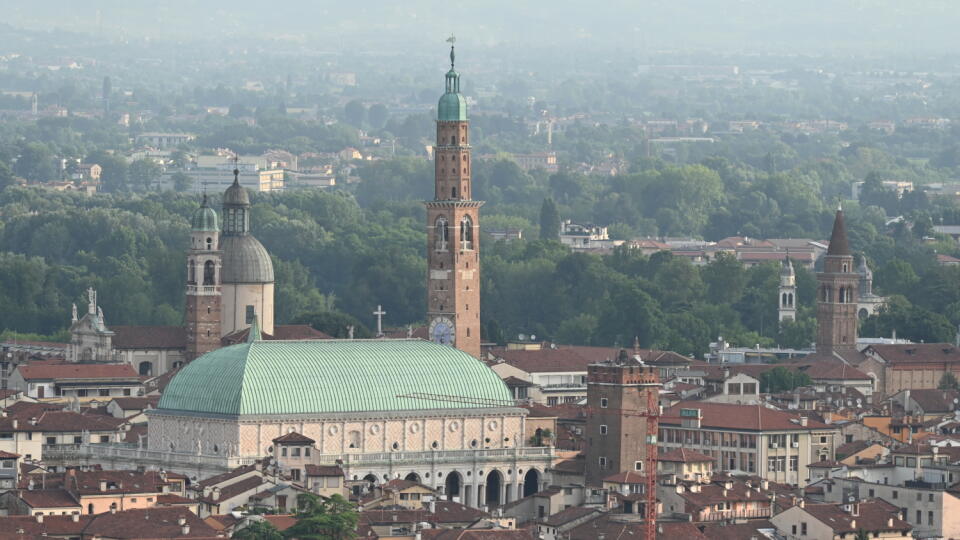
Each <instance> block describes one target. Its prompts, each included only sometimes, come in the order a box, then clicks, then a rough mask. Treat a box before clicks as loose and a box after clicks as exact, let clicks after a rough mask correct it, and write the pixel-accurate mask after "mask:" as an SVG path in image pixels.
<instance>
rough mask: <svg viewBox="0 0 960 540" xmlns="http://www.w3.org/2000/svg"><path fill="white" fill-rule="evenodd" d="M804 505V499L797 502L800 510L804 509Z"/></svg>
mask: <svg viewBox="0 0 960 540" xmlns="http://www.w3.org/2000/svg"><path fill="white" fill-rule="evenodd" d="M804 504H805V503H804V501H803V499H800V500H799V501H797V506H799V507H800V508H803V505H804Z"/></svg>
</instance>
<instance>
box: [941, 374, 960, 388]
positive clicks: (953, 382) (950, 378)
mask: <svg viewBox="0 0 960 540" xmlns="http://www.w3.org/2000/svg"><path fill="white" fill-rule="evenodd" d="M937 388H938V389H940V390H960V383H958V382H957V378H956V377H955V376H954V375H953V373H950V372H949V371H948V372H946V373H944V374H943V377H940V384H938V385H937Z"/></svg>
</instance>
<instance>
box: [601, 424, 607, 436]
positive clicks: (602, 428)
mask: <svg viewBox="0 0 960 540" xmlns="http://www.w3.org/2000/svg"><path fill="white" fill-rule="evenodd" d="M600 434H601V435H606V434H607V426H606V425H602V424H601V425H600Z"/></svg>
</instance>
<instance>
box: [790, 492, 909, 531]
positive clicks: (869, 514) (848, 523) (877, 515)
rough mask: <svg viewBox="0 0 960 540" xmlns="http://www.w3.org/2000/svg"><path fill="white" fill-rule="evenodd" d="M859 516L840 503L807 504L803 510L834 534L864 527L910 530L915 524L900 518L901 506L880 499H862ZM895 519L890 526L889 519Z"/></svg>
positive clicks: (880, 529)
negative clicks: (852, 513)
mask: <svg viewBox="0 0 960 540" xmlns="http://www.w3.org/2000/svg"><path fill="white" fill-rule="evenodd" d="M856 504H859V512H858V514H859V515H857V516H853V515H851V514H850V513H849V512H847V511H845V510H844V509H843V507H842V505H840V504H806V505H804V507H803V510H804V511H805V512H807V513H808V514H810V515H811V516H813V517H814V518H816V519H817V520H818V521H820V522H821V523H823V524H824V525H826V526H828V527H830V528H831V529H833V532H834V534H840V533H856V532H857V530H859V529H863V530H865V531H867V532H868V533H870V532H876V531H910V530H911V529H913V526H912V525H910V524H909V523H907V522H906V521H903V520H902V519H900V516H899V514H900V512H899V510H900V509H899V508H897V507H895V506H893V505H891V504H889V503H887V502H885V501H883V500H880V499H868V500H865V501H860V502H859V503H856ZM890 519H893V525H892V526H890V525H889V524H888V523H889V520H890Z"/></svg>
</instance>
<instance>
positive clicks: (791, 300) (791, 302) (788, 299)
mask: <svg viewBox="0 0 960 540" xmlns="http://www.w3.org/2000/svg"><path fill="white" fill-rule="evenodd" d="M787 301H788V302H789V304H788V305H789V306H790V307H793V293H790V294H789V295H787Z"/></svg>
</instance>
